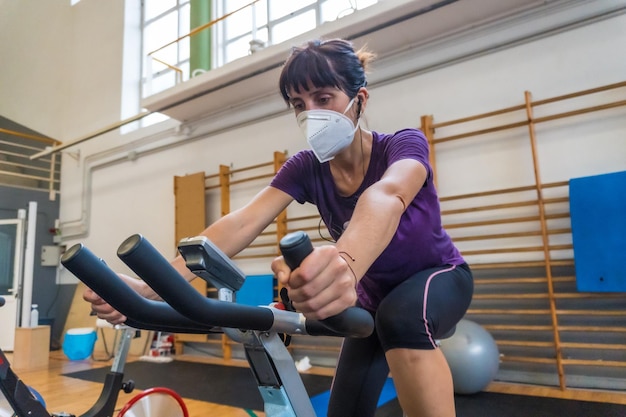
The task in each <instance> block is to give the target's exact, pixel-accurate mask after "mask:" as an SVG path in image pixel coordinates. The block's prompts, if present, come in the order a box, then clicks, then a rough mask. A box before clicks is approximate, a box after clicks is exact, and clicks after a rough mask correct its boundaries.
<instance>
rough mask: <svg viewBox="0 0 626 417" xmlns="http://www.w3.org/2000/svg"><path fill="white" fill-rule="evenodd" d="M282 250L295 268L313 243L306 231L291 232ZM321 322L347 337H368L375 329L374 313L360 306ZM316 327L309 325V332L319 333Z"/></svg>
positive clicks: (283, 240) (310, 249) (284, 256)
mask: <svg viewBox="0 0 626 417" xmlns="http://www.w3.org/2000/svg"><path fill="white" fill-rule="evenodd" d="M280 251H281V253H282V254H283V258H284V259H285V263H286V264H287V266H289V268H291V270H294V269H296V268H297V267H298V266H300V263H302V261H303V260H304V258H306V257H307V256H308V255H309V254H310V253H311V252H313V245H312V244H311V240H310V239H309V236H308V235H307V234H306V233H304V232H302V231H298V232H293V233H289V234H288V235H286V236H285V237H283V238H282V239H281V241H280ZM319 322H320V323H321V324H322V325H324V326H325V327H326V328H328V329H329V330H331V331H332V332H334V333H337V334H342V335H344V336H346V337H367V336H369V335H371V334H372V332H373V331H374V319H373V317H372V315H371V314H370V313H369V312H367V311H366V310H363V309H362V308H359V307H349V308H347V309H346V310H344V311H343V312H341V313H339V314H337V315H336V316H332V317H328V318H326V319H324V320H320V321H319ZM314 327H316V326H314V325H312V326H307V332H308V333H309V334H311V335H315V334H319V331H318V330H316V329H314Z"/></svg>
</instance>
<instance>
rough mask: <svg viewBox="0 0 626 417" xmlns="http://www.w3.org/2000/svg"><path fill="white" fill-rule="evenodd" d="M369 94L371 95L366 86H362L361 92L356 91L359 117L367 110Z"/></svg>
mask: <svg viewBox="0 0 626 417" xmlns="http://www.w3.org/2000/svg"><path fill="white" fill-rule="evenodd" d="M369 96H370V94H369V93H368V91H367V89H366V88H365V87H361V88H360V89H359V92H358V93H356V102H357V109H358V112H357V113H358V117H361V114H362V113H363V111H364V110H365V107H366V105H367V100H368V99H369Z"/></svg>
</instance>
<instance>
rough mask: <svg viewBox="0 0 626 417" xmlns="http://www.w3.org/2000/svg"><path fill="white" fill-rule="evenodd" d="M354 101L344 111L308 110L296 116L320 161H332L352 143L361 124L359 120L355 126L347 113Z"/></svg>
mask: <svg viewBox="0 0 626 417" xmlns="http://www.w3.org/2000/svg"><path fill="white" fill-rule="evenodd" d="M352 103H354V99H352V100H350V103H348V106H347V107H346V109H345V110H344V111H343V113H339V112H336V111H334V110H322V109H319V110H308V111H303V112H302V113H300V114H299V115H298V117H297V118H296V121H297V122H298V125H299V126H300V130H301V131H302V133H303V134H304V136H305V137H306V140H307V142H308V143H309V146H310V147H311V150H312V151H313V153H314V154H315V156H317V159H318V160H319V161H320V162H327V161H330V160H331V159H333V158H334V157H335V155H337V154H338V153H339V152H341V151H343V150H344V149H346V148H347V147H348V146H350V144H351V143H352V139H353V138H354V132H356V130H357V128H358V126H359V123H358V122H357V124H356V126H355V125H354V123H352V120H350V118H349V117H347V116H346V115H345V113H346V112H347V111H348V109H350V107H351V106H352ZM359 122H360V119H359Z"/></svg>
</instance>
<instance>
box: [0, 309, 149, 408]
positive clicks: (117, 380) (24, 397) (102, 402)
mask: <svg viewBox="0 0 626 417" xmlns="http://www.w3.org/2000/svg"><path fill="white" fill-rule="evenodd" d="M0 305H1V304H0ZM118 329H120V330H121V331H122V335H121V337H120V338H119V340H118V343H117V346H116V347H115V356H114V359H113V364H112V366H111V370H110V371H109V372H108V373H107V374H106V377H105V380H104V386H103V387H102V391H101V392H100V396H99V397H98V399H97V401H96V402H95V404H94V405H93V406H92V407H91V408H90V409H89V410H87V411H86V412H85V413H84V414H81V416H80V417H111V416H112V415H113V413H114V411H115V405H116V403H117V399H118V396H119V392H120V391H121V390H124V392H126V393H130V392H131V391H132V389H133V385H134V384H133V382H132V381H129V382H124V381H123V379H124V365H125V363H126V358H127V356H128V351H129V349H130V343H131V341H132V339H133V338H134V337H135V336H136V333H137V332H138V330H137V329H133V328H130V327H127V326H120V327H118ZM0 390H1V391H2V393H3V394H4V397H5V398H6V399H7V401H8V402H9V404H10V405H11V408H13V411H15V415H16V416H17V417H50V416H58V417H61V416H70V415H72V414H69V413H67V412H65V411H62V412H58V413H52V414H50V413H49V412H48V411H47V410H46V409H45V407H44V406H43V404H41V403H40V402H39V400H37V398H35V396H34V395H33V394H32V392H31V391H30V389H29V388H28V386H27V385H26V384H25V383H24V382H23V381H22V380H21V379H20V378H19V377H18V376H17V374H16V373H15V372H14V371H13V370H12V369H11V365H10V363H9V361H8V359H7V357H6V355H5V354H4V352H3V351H2V349H0Z"/></svg>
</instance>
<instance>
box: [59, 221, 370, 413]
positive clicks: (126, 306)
mask: <svg viewBox="0 0 626 417" xmlns="http://www.w3.org/2000/svg"><path fill="white" fill-rule="evenodd" d="M280 248H281V251H282V253H283V256H284V257H285V261H286V262H287V264H288V265H289V266H290V267H291V268H292V269H295V268H296V267H297V266H298V265H299V264H300V262H301V261H302V260H303V259H304V258H305V257H306V256H307V255H308V254H309V253H310V252H311V251H312V250H313V247H312V245H311V242H310V240H309V239H308V236H307V235H306V234H305V233H303V232H295V233H291V234H289V235H287V236H285V237H284V238H283V239H282V240H281V242H280ZM178 249H179V251H180V253H181V255H182V256H183V258H184V259H185V262H186V265H187V267H188V268H189V269H190V270H191V271H192V272H194V273H195V274H196V275H197V276H198V277H200V278H202V279H205V280H206V281H208V282H209V283H210V284H212V285H213V286H215V287H216V288H217V290H218V299H217V300H216V299H211V298H207V297H206V296H203V295H202V294H200V293H199V292H198V291H196V290H195V289H194V288H193V287H192V286H191V284H189V282H187V281H186V280H185V279H184V278H183V277H182V276H181V275H180V274H179V273H178V272H177V271H176V270H175V269H174V268H173V267H172V266H171V265H170V263H169V261H168V260H167V259H165V258H164V257H162V256H161V255H160V254H159V252H158V251H157V250H156V249H155V248H154V247H153V246H152V245H151V244H150V243H149V242H148V241H147V240H146V239H145V238H144V237H143V236H141V235H133V236H131V237H129V238H128V239H126V240H125V241H124V242H123V243H122V244H121V245H120V247H119V249H118V251H117V255H118V257H119V258H120V259H121V260H122V261H123V262H124V263H126V264H127V265H128V266H129V267H130V268H131V269H132V270H133V271H134V272H135V273H136V274H137V275H138V276H139V277H140V278H142V279H143V280H144V281H145V282H146V283H148V285H150V286H151V287H152V288H153V289H154V290H155V291H156V293H157V294H159V296H160V297H161V298H162V299H163V300H164V301H165V302H161V301H154V300H148V299H145V298H143V297H141V296H140V295H138V294H137V293H135V292H134V291H133V290H132V289H130V288H129V287H128V286H127V285H126V284H125V283H124V282H123V281H122V280H121V279H120V278H119V277H118V276H117V274H116V273H115V272H114V271H112V270H111V269H109V268H108V267H107V266H106V265H105V263H104V262H102V261H101V260H100V259H99V258H97V257H96V256H95V255H94V254H93V253H92V252H90V251H89V250H88V249H87V248H86V247H84V246H83V245H82V244H77V245H74V246H72V247H71V248H69V249H68V250H67V251H66V252H65V254H64V255H63V257H62V258H61V262H62V264H63V265H64V266H65V268H67V269H68V270H69V271H71V272H72V273H73V274H74V275H75V276H76V277H77V278H79V279H80V280H81V281H83V282H84V283H85V284H86V285H87V286H88V287H90V288H91V289H92V290H94V291H95V292H96V293H98V295H100V296H101V297H102V298H103V299H105V300H106V301H107V302H108V303H109V304H110V305H111V306H112V307H113V308H115V309H116V310H118V311H120V312H121V313H122V314H124V315H125V316H126V317H127V320H126V323H125V324H126V325H129V326H131V327H133V328H139V329H148V330H162V331H171V332H175V333H211V332H224V333H226V334H227V335H228V336H229V337H230V338H232V339H233V340H235V341H238V342H241V343H242V344H243V346H244V351H245V355H246V358H247V360H248V363H249V364H250V368H251V370H252V373H253V375H254V377H255V379H256V382H257V385H258V389H259V392H260V394H261V397H262V398H263V401H264V411H265V414H266V416H267V417H316V415H315V411H314V409H313V406H312V405H311V401H310V399H309V397H308V394H307V392H306V389H305V387H304V384H303V382H302V379H301V378H300V375H299V373H298V371H297V369H296V366H295V363H294V361H293V359H292V357H291V355H290V354H289V351H288V350H287V348H286V347H285V343H284V342H283V338H282V337H283V336H285V335H294V334H298V335H304V334H308V335H313V336H322V335H325V336H336V337H367V336H369V335H370V334H371V333H372V331H373V328H374V321H373V318H372V316H371V315H370V313H368V312H367V311H365V310H363V309H360V308H357V307H351V308H349V309H347V310H345V311H344V312H342V313H341V314H339V315H337V316H333V317H330V318H328V319H325V320H309V319H306V318H305V317H304V316H303V315H302V314H300V313H297V312H295V311H290V310H283V309H282V307H281V308H278V307H279V306H278V305H274V304H272V305H269V306H258V307H255V306H248V305H243V304H237V303H236V302H235V301H236V292H237V291H238V290H239V289H240V288H241V286H242V285H243V283H244V280H245V274H244V273H243V272H242V271H241V270H240V269H239V268H238V267H237V266H236V265H235V264H234V263H233V262H232V261H231V260H230V259H229V258H228V257H226V256H225V255H224V254H223V253H222V252H221V251H220V250H219V249H218V248H217V247H216V246H214V245H213V244H212V242H210V241H209V240H208V239H207V238H206V237H204V236H198V237H192V238H187V239H183V240H182V241H181V242H180V243H179V247H178Z"/></svg>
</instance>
